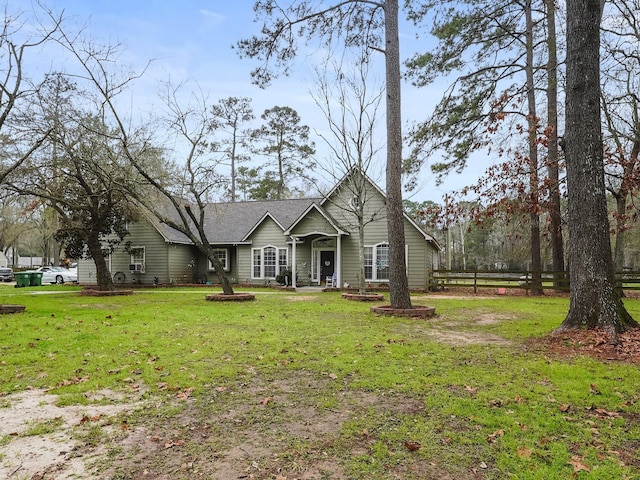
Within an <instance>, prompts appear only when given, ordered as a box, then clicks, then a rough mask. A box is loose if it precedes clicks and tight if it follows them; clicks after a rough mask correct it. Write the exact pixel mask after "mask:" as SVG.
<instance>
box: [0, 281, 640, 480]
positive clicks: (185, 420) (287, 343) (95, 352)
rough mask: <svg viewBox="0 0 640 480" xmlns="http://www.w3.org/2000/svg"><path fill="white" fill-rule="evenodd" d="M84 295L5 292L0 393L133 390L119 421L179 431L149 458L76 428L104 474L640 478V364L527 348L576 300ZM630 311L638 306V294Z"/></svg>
mask: <svg viewBox="0 0 640 480" xmlns="http://www.w3.org/2000/svg"><path fill="white" fill-rule="evenodd" d="M77 290H79V288H74V287H62V288H61V287H55V286H51V287H48V286H47V287H37V288H24V289H12V288H8V287H5V286H0V298H1V300H0V302H2V303H19V304H23V305H26V307H27V309H26V312H25V313H23V314H18V315H3V316H0V357H1V362H0V392H2V393H3V394H5V398H4V399H3V398H0V400H2V401H3V402H2V405H1V406H2V407H3V408H11V400H10V399H11V396H10V394H13V393H17V392H22V391H24V390H26V389H47V390H48V391H49V393H55V394H57V395H59V398H58V404H59V405H75V404H91V402H94V401H96V400H93V397H92V396H91V395H90V393H91V392H96V391H105V390H109V391H116V392H122V393H124V394H126V395H128V396H130V397H131V398H134V397H135V399H136V401H142V402H144V408H140V409H137V410H136V411H135V412H134V413H130V414H128V415H127V417H126V418H118V419H114V420H112V422H111V425H113V424H121V423H123V422H124V423H126V425H127V426H128V429H129V430H127V431H130V432H133V431H135V428H136V427H142V426H144V428H145V429H146V431H147V432H149V435H147V439H148V438H155V437H154V436H157V437H158V438H164V439H166V438H174V439H179V442H178V443H176V442H177V441H176V442H174V443H173V445H175V446H176V447H175V448H165V449H163V450H162V452H161V454H158V455H156V456H153V457H151V456H148V455H147V456H146V457H144V458H145V462H142V463H144V464H142V463H141V462H140V455H139V453H140V452H137V451H136V450H135V449H133V450H131V449H127V448H125V447H124V446H123V443H122V438H123V437H124V436H125V434H126V432H125V433H123V431H122V429H121V430H120V431H119V433H118V434H117V435H113V434H107V432H106V430H105V429H101V428H97V426H96V425H93V426H90V425H85V426H83V427H82V428H78V429H77V431H76V432H75V435H76V436H77V438H78V440H79V441H82V442H83V444H84V445H87V446H90V445H95V444H96V440H95V437H96V436H98V437H100V438H102V443H103V444H105V445H107V452H106V454H105V455H106V457H105V458H106V460H105V458H103V459H102V460H101V462H96V464H95V465H94V468H96V469H97V470H96V472H98V473H96V478H111V479H117V478H121V479H122V478H132V479H133V478H143V477H142V472H143V470H144V469H147V470H148V471H153V469H156V470H158V471H160V470H162V469H165V470H166V469H167V468H169V466H168V465H176V464H177V465H178V466H177V467H176V470H175V471H174V472H173V474H172V476H171V477H166V478H224V477H223V474H224V472H222V470H221V469H222V464H221V463H220V462H221V461H222V459H223V458H224V459H227V460H228V461H229V462H231V460H233V461H234V462H235V463H234V465H236V466H238V465H242V469H241V470H238V471H235V472H233V473H234V474H235V476H230V477H228V478H265V479H266V478H273V479H275V478H288V479H291V478H299V477H300V478H327V479H329V478H350V479H351V478H352V479H387V478H388V479H392V478H402V479H424V478H442V479H449V478H450V479H453V478H462V479H465V478H469V479H485V478H487V479H502V478H515V479H564V478H567V479H568V478H593V479H609V478H610V479H622V478H629V479H632V478H640V460H639V457H640V425H639V419H640V403H639V399H640V391H639V390H638V386H640V371H639V370H638V367H637V365H630V364H624V363H615V362H606V361H597V360H594V359H592V358H589V357H583V356H577V357H571V358H555V357H552V356H550V355H547V354H545V353H544V352H542V351H539V350H534V349H530V348H527V347H526V345H525V342H526V341H527V339H528V338H530V337H535V336H543V335H545V334H547V333H549V332H550V331H552V330H553V329H554V328H555V327H557V326H558V325H559V324H560V323H561V322H562V319H563V318H564V316H565V315H566V312H567V308H568V300H567V299H565V298H532V297H494V298H481V297H478V298H470V299H469V298H464V299H451V298H438V297H437V296H431V297H429V296H421V297H415V299H414V303H416V304H428V305H433V306H435V307H436V313H437V315H436V317H434V318H433V319H430V320H426V321H425V320H413V319H407V318H393V317H377V316H375V315H372V314H370V313H369V311H368V310H369V306H370V305H368V304H365V303H359V302H349V301H345V300H343V299H342V298H341V297H340V294H339V293H319V294H308V293H299V294H296V293H290V292H287V293H284V292H278V291H274V290H264V291H257V294H256V297H257V300H256V301H254V302H248V303H238V304H234V303H216V302H206V301H204V295H205V294H206V293H211V292H210V291H209V290H206V289H202V288H197V289H157V290H140V291H136V292H135V294H134V295H131V296H119V297H85V296H80V295H79V294H78V293H77ZM34 292H37V293H38V294H33V293H34ZM626 305H627V307H628V309H629V310H630V311H631V313H632V314H633V315H634V316H635V318H640V302H639V301H637V300H627V301H626ZM112 401H115V400H112ZM100 402H106V400H105V399H104V398H103V399H101V400H100ZM51 428H55V425H54V426H53V427H51ZM11 441H12V439H11V438H4V439H2V442H0V446H1V445H3V444H5V445H6V444H10V442H11ZM259 447H260V448H259ZM234 449H241V450H242V451H243V452H245V453H247V455H246V456H245V455H244V454H240V455H238V458H234V457H233V452H237V451H238V450H234ZM177 457H179V458H177ZM245 457H246V458H245ZM1 458H2V457H1V455H0V460H1ZM243 462H244V463H243ZM245 463H246V465H245ZM185 465H186V467H185ZM226 465H227V466H228V465H230V463H227V464H226ZM238 468H240V467H238ZM305 471H307V472H315V473H314V475H312V476H306V477H302V473H303V472H305ZM215 472H218V473H215ZM238 472H240V473H238ZM242 474H247V475H253V477H250V476H247V477H241V475H242ZM207 475H209V476H207ZM216 475H218V476H216ZM307 475H311V474H310V473H307ZM158 478H165V477H158Z"/></svg>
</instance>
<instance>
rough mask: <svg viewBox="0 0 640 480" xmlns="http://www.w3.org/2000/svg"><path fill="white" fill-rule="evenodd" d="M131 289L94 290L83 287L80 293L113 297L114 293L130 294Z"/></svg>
mask: <svg viewBox="0 0 640 480" xmlns="http://www.w3.org/2000/svg"><path fill="white" fill-rule="evenodd" d="M132 294H133V290H96V289H94V288H83V289H82V290H81V291H80V295H85V296H87V297H114V296H116V295H132Z"/></svg>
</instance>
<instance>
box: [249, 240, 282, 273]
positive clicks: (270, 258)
mask: <svg viewBox="0 0 640 480" xmlns="http://www.w3.org/2000/svg"><path fill="white" fill-rule="evenodd" d="M288 255H289V251H288V250H287V249H286V248H277V247H274V246H273V245H267V246H266V247H262V248H254V249H253V255H252V257H251V258H252V265H251V271H252V274H253V278H276V276H277V275H278V274H279V273H280V272H281V271H283V270H286V269H287V260H288Z"/></svg>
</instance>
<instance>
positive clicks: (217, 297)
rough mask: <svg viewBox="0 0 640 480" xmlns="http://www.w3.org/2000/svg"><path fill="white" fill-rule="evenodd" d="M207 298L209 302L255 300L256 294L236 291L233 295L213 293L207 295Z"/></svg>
mask: <svg viewBox="0 0 640 480" xmlns="http://www.w3.org/2000/svg"><path fill="white" fill-rule="evenodd" d="M205 299H206V300H207V301H209V302H248V301H251V300H255V299H256V296H255V295H254V294H253V293H234V294H233V295H227V294H225V293H212V294H209V295H206V296H205Z"/></svg>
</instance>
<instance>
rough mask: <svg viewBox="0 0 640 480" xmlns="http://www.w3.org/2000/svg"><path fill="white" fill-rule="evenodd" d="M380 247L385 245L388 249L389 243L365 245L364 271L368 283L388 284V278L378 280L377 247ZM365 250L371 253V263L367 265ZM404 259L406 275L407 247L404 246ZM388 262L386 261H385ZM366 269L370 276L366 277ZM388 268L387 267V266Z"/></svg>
mask: <svg viewBox="0 0 640 480" xmlns="http://www.w3.org/2000/svg"><path fill="white" fill-rule="evenodd" d="M382 245H386V246H387V248H388V247H389V242H380V243H376V244H375V245H365V246H364V248H365V252H364V258H365V260H364V271H365V277H366V278H365V280H366V281H369V282H385V283H386V282H389V279H388V278H378V247H380V246H382ZM367 249H370V252H371V263H369V264H368V263H367ZM404 253H405V255H404V257H405V269H407V273H408V270H409V246H408V245H405V246H404ZM387 260H388V259H387ZM367 267H368V268H369V269H370V271H371V275H367ZM387 268H388V266H387Z"/></svg>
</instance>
